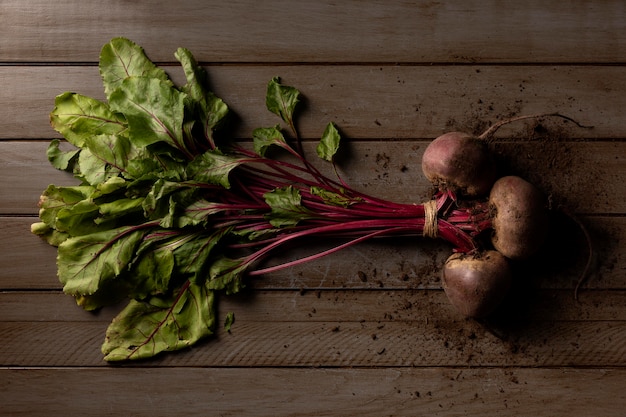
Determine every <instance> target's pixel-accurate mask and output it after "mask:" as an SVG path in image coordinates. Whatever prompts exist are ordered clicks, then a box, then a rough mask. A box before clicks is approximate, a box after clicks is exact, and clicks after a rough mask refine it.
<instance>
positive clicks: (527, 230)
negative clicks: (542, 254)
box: [489, 176, 549, 259]
mask: <svg viewBox="0 0 626 417" xmlns="http://www.w3.org/2000/svg"><path fill="white" fill-rule="evenodd" d="M489 204H490V207H491V210H492V226H493V234H492V237H491V242H492V244H493V246H494V248H495V249H496V250H498V251H499V252H500V253H502V254H503V255H504V256H506V257H507V258H510V259H527V258H529V257H530V256H532V255H533V254H534V253H535V252H537V251H538V250H539V248H540V247H541V245H542V244H543V242H544V240H545V238H546V235H547V229H548V223H549V221H548V210H547V207H546V204H545V198H544V196H543V194H542V193H541V192H540V191H539V190H538V189H537V188H536V187H535V186H534V185H532V184H531V183H529V182H527V181H526V180H524V179H522V178H520V177H517V176H506V177H502V178H500V179H498V180H497V181H496V182H495V184H494V185H493V188H492V189H491V193H490V194H489Z"/></svg>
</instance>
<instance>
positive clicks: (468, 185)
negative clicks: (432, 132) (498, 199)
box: [422, 132, 496, 197]
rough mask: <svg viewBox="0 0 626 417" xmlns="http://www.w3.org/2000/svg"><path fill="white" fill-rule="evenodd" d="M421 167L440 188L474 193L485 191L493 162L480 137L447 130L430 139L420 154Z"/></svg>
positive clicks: (493, 172) (491, 179) (493, 171)
mask: <svg viewBox="0 0 626 417" xmlns="http://www.w3.org/2000/svg"><path fill="white" fill-rule="evenodd" d="M422 171H423V172H424V175H425V176H426V178H427V179H428V180H429V181H430V182H431V183H432V184H434V185H435V186H436V187H437V188H438V189H440V190H450V191H452V192H454V193H455V194H458V195H461V196H468V197H476V196H481V195H486V194H488V193H489V190H490V189H491V186H492V185H493V183H494V181H495V180H496V164H495V161H494V158H493V157H492V155H491V152H490V150H489V148H488V146H487V144H486V142H485V141H484V140H481V139H478V138H475V137H473V136H471V135H469V134H466V133H462V132H448V133H445V134H443V135H441V136H439V137H438V138H436V139H435V140H434V141H432V142H431V143H430V144H429V145H428V147H427V148H426V150H425V151H424V155H423V157H422Z"/></svg>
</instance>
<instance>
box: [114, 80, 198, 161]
mask: <svg viewBox="0 0 626 417" xmlns="http://www.w3.org/2000/svg"><path fill="white" fill-rule="evenodd" d="M185 99H186V94H185V93H182V92H180V91H179V90H177V89H176V88H175V87H173V86H172V85H171V83H169V82H166V81H163V80H160V79H156V78H147V77H129V78H126V79H125V80H124V81H122V82H121V83H120V84H119V86H118V88H117V89H115V90H114V91H113V92H111V95H110V96H109V105H110V106H111V108H112V109H113V110H115V111H117V112H121V113H123V114H124V116H125V117H126V120H127V122H128V128H129V133H128V135H129V138H130V140H131V142H132V143H133V145H135V146H148V145H152V144H153V143H157V142H165V143H167V144H168V145H170V146H172V147H173V148H175V149H178V150H179V151H181V152H183V154H189V151H188V150H187V149H186V147H185V144H184V140H183V118H184V114H185Z"/></svg>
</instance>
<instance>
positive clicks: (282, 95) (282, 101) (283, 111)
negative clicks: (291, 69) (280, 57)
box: [265, 77, 300, 129]
mask: <svg viewBox="0 0 626 417" xmlns="http://www.w3.org/2000/svg"><path fill="white" fill-rule="evenodd" d="M299 101H300V92H299V91H298V90H297V89H295V88H294V87H290V86H286V85H282V84H281V83H280V78H279V77H274V78H272V79H271V80H270V82H269V83H268V84H267V93H266V96H265V106H266V107H267V109H268V110H269V111H271V112H272V113H274V114H276V115H277V116H278V117H280V118H281V119H282V120H283V121H284V122H286V123H287V124H288V125H289V126H290V127H291V128H292V129H293V127H294V124H293V113H294V111H295V109H296V105H297V104H298V102H299Z"/></svg>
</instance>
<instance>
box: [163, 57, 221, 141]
mask: <svg viewBox="0 0 626 417" xmlns="http://www.w3.org/2000/svg"><path fill="white" fill-rule="evenodd" d="M175 56H176V59H178V61H179V62H180V63H181V65H182V67H183V70H184V71H185V76H186V77H187V84H186V85H185V86H184V87H183V88H182V90H183V91H184V92H185V93H187V95H188V96H189V98H190V99H191V100H192V101H193V102H194V103H195V104H196V105H197V107H196V108H195V109H194V110H195V111H196V112H197V113H198V117H199V119H200V122H201V123H202V125H203V127H204V133H205V136H206V137H207V138H211V137H212V131H213V130H214V129H215V128H216V127H217V126H218V124H219V123H220V122H221V121H222V120H223V119H224V118H225V117H226V115H227V114H228V106H227V105H226V103H224V101H223V100H222V99H221V98H219V97H217V96H216V95H215V94H213V93H212V92H211V91H210V90H209V86H208V82H207V73H206V71H205V70H204V68H202V67H201V66H199V65H198V63H197V62H196V60H195V58H194V57H193V55H192V54H191V52H190V51H189V50H187V49H185V48H178V50H177V51H176V54H175Z"/></svg>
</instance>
